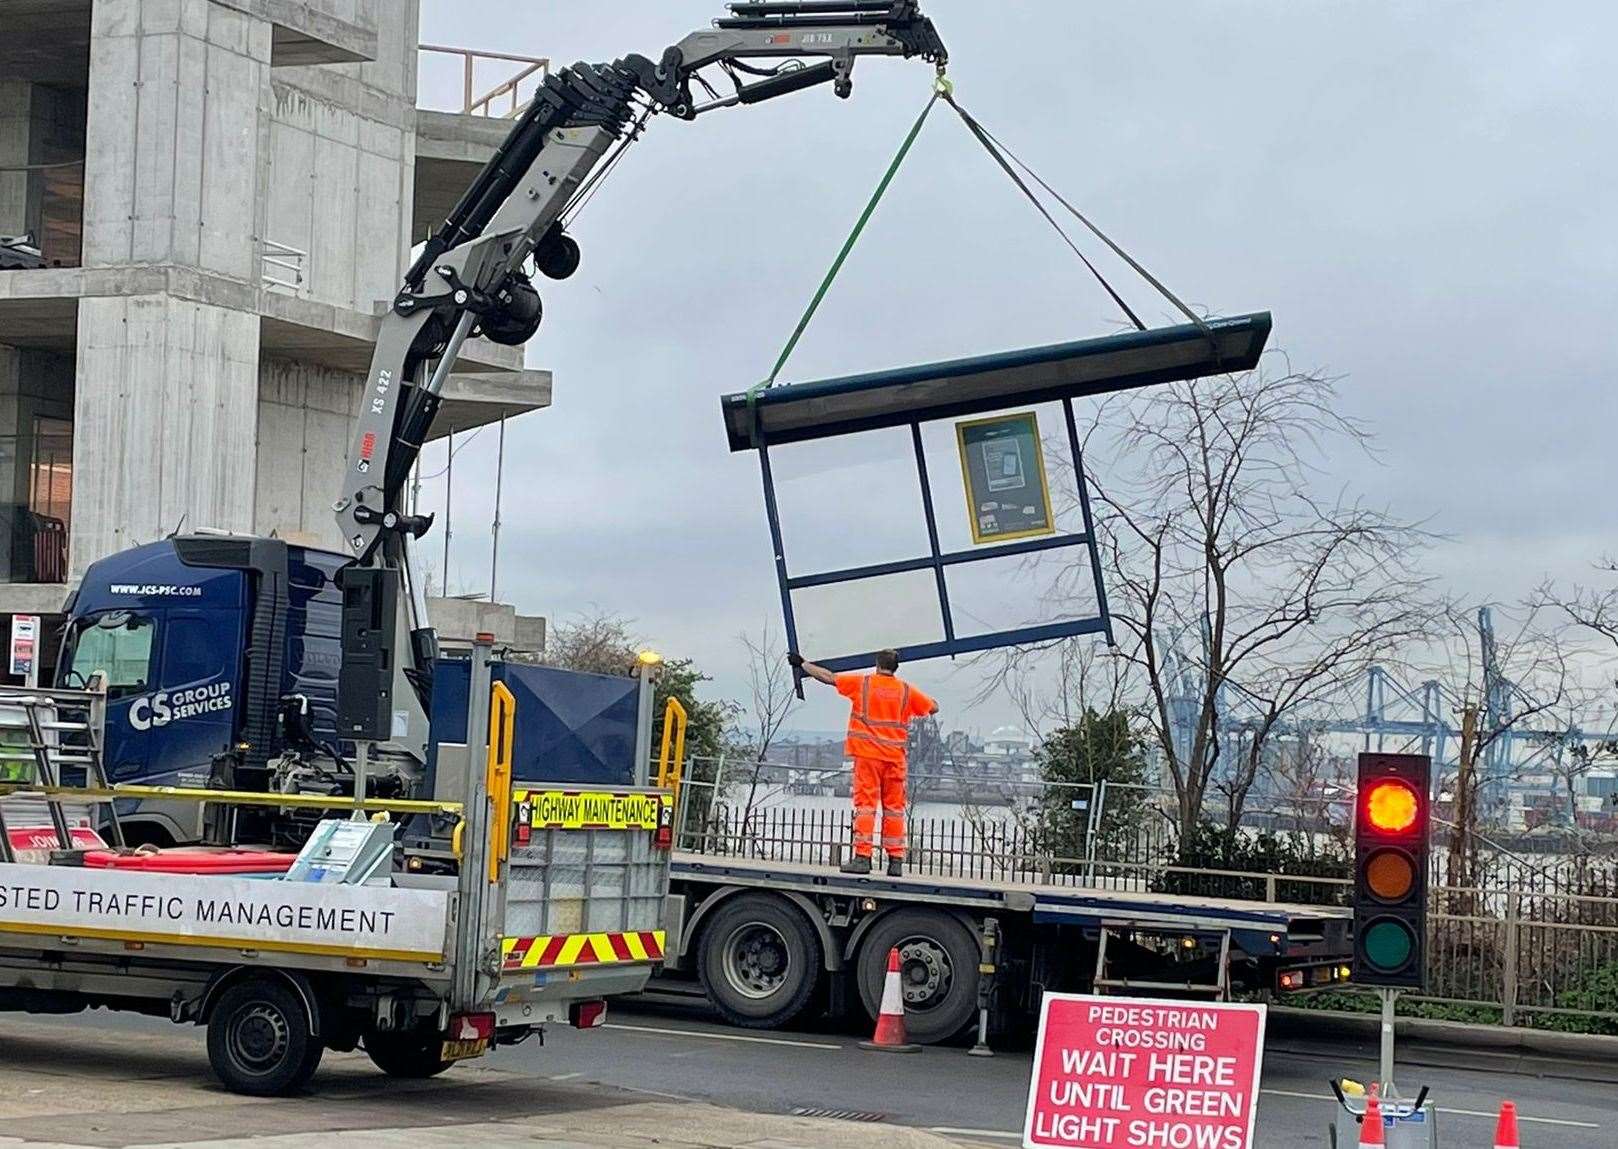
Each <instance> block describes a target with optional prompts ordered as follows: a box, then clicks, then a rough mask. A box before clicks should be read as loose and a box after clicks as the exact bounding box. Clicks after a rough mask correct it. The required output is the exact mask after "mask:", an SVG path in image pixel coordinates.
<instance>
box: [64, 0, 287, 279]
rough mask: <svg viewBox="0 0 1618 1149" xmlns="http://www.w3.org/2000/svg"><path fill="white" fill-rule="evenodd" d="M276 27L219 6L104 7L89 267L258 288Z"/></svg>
mask: <svg viewBox="0 0 1618 1149" xmlns="http://www.w3.org/2000/svg"><path fill="white" fill-rule="evenodd" d="M270 39H271V29H270V25H269V23H268V22H267V21H264V20H259V19H255V18H254V17H252V16H248V15H246V14H244V13H242V12H240V11H237V10H235V9H232V8H226V7H224V6H222V5H219V4H215V3H212V2H211V0H96V4H95V8H94V16H93V18H92V21H91V27H90V93H89V114H88V128H87V131H86V139H85V151H86V156H85V219H84V263H85V266H87V267H106V266H114V265H118V264H127V263H178V264H182V265H185V266H190V267H197V268H201V269H204V270H207V271H214V272H218V273H220V274H223V275H228V276H231V277H234V278H238V279H242V280H247V281H253V282H256V281H257V278H258V272H257V268H256V266H255V263H256V253H255V251H254V246H255V245H254V226H253V224H254V221H255V218H256V215H257V209H256V201H257V180H258V167H259V137H260V133H259V109H260V107H262V106H263V105H264V104H265V103H266V102H267V96H268V90H269V62H270Z"/></svg>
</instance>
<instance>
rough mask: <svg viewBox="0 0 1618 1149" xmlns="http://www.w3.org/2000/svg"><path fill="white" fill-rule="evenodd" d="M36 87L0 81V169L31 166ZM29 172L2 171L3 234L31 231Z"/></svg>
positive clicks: (0, 209)
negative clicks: (31, 116)
mask: <svg viewBox="0 0 1618 1149" xmlns="http://www.w3.org/2000/svg"><path fill="white" fill-rule="evenodd" d="M33 87H34V86H33V85H32V84H30V83H28V82H27V81H26V80H0V168H6V169H15V168H20V167H22V166H23V165H24V164H26V163H28V162H29V161H28V136H29V131H28V127H29V124H28V119H29V115H28V109H29V103H30V95H31V93H32V92H33ZM28 190H29V188H28V173H27V172H25V171H15V170H6V171H0V235H23V234H25V233H26V232H28V231H29V230H30V227H29V220H30V218H31V213H30V212H29V210H28V208H29V203H28Z"/></svg>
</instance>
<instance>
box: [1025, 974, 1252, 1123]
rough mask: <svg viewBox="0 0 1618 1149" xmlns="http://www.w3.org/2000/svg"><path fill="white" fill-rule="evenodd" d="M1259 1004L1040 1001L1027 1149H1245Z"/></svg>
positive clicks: (1060, 996) (1081, 997)
mask: <svg viewBox="0 0 1618 1149" xmlns="http://www.w3.org/2000/svg"><path fill="white" fill-rule="evenodd" d="M1265 1014H1266V1010H1265V1007H1264V1006H1262V1005H1249V1004H1244V1003H1243V1004H1238V1003H1231V1002H1193V1001H1153V1000H1150V999H1147V998H1132V997H1092V996H1089V995H1085V994H1071V993H1047V994H1046V995H1045V998H1044V1001H1043V1003H1042V1004H1041V1007H1040V1016H1039V1041H1038V1044H1037V1045H1036V1047H1035V1050H1034V1067H1033V1074H1032V1080H1031V1081H1030V1083H1029V1087H1028V1115H1027V1118H1026V1123H1025V1125H1024V1127H1023V1142H1022V1143H1023V1145H1024V1147H1025V1149H1135V1147H1139V1149H1203V1147H1205V1149H1248V1147H1249V1146H1251V1145H1252V1144H1253V1123H1254V1118H1255V1117H1256V1116H1257V1114H1258V1090H1259V1079H1260V1075H1261V1073H1262V1071H1263V1067H1264V1021H1265Z"/></svg>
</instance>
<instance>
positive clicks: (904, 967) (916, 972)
mask: <svg viewBox="0 0 1618 1149" xmlns="http://www.w3.org/2000/svg"><path fill="white" fill-rule="evenodd" d="M892 949H897V950H898V951H899V979H900V985H901V986H902V987H903V990H904V1001H905V1030H906V1032H907V1033H908V1034H909V1036H910V1040H911V1041H914V1042H917V1043H919V1044H922V1045H932V1044H935V1043H937V1042H940V1041H948V1040H949V1039H950V1038H952V1037H954V1036H955V1035H956V1034H958V1033H960V1032H961V1031H962V1030H963V1029H965V1028H966V1026H967V1025H968V1024H969V1023H970V1022H971V1021H972V1019H973V1017H974V1016H975V1015H976V1012H977V1004H978V943H977V940H976V939H975V938H973V937H972V933H971V931H970V930H968V929H967V928H966V927H965V926H963V925H962V924H961V923H960V922H959V921H957V920H956V919H955V918H953V917H951V916H949V915H948V914H940V913H934V912H933V911H931V910H896V911H894V912H893V913H891V914H888V915H887V916H886V917H884V918H882V919H881V920H880V921H878V922H877V923H876V924H875V925H874V926H872V927H871V932H870V933H868V934H866V935H865V939H864V940H863V941H862V942H861V943H860V952H859V958H858V960H857V962H856V968H857V969H858V971H859V987H860V1000H861V1001H862V1002H864V1003H865V1012H866V1013H868V1014H870V1015H871V1017H872V1018H873V1019H874V1018H875V1017H876V1015H877V1011H878V1009H879V1008H880V1007H881V1004H882V983H883V981H884V979H886V977H887V974H888V951H889V950H892Z"/></svg>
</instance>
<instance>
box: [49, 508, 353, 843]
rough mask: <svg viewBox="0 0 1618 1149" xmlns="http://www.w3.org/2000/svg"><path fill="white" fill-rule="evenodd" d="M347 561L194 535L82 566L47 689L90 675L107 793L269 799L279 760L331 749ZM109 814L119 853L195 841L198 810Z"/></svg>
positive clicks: (280, 545) (184, 805) (269, 541)
mask: <svg viewBox="0 0 1618 1149" xmlns="http://www.w3.org/2000/svg"><path fill="white" fill-rule="evenodd" d="M350 561H351V560H349V559H348V558H346V557H345V556H343V555H340V554H335V553H333V552H330V551H323V550H319V549H316V548H313V547H305V546H297V545H293V544H290V543H288V542H285V541H283V540H280V539H273V538H256V537H248V536H234V535H205V534H197V535H179V536H175V537H173V538H168V539H164V540H162V541H160V542H155V543H148V544H146V545H144V546H139V547H135V548H133V549H130V550H126V551H120V552H118V553H116V554H112V555H109V556H107V557H106V558H103V559H101V560H99V561H97V562H95V563H92V564H91V565H90V567H89V569H88V570H87V571H86V572H85V575H84V579H83V581H82V582H81V584H80V585H79V588H78V590H77V591H76V592H75V593H74V595H73V597H72V598H71V599H70V601H69V603H68V606H67V624H66V630H65V634H64V638H63V649H62V655H61V658H60V660H59V662H58V667H57V673H56V685H57V686H59V687H64V688H72V689H82V688H84V687H85V686H86V685H88V683H89V682H90V680H91V678H92V677H93V676H97V675H99V676H100V677H101V679H102V681H103V683H104V684H105V689H106V693H107V714H106V727H105V734H104V739H105V741H104V745H103V760H104V762H105V763H106V768H107V771H108V774H109V777H110V780H111V781H112V782H113V784H114V785H117V784H121V783H123V784H127V783H139V784H142V785H151V786H181V787H198V786H206V785H209V784H215V785H218V784H229V785H230V786H231V788H236V789H246V790H257V789H265V788H267V787H268V786H269V785H270V783H271V782H272V779H271V778H270V777H269V775H270V773H271V763H272V762H277V761H279V760H282V759H283V756H284V755H285V754H286V753H287V752H288V751H294V752H301V753H303V754H304V755H306V756H307V757H308V759H309V760H310V761H312V762H315V763H318V761H319V760H320V758H321V757H322V756H323V755H324V756H327V757H328V758H329V757H331V756H335V755H336V754H338V753H339V751H338V749H337V729H336V723H335V716H336V710H337V680H338V672H339V669H340V668H341V664H342V643H341V638H342V607H343V600H342V591H341V589H340V588H339V586H338V574H339V572H340V571H341V570H342V569H343V568H344V567H345V566H347V565H348V564H349V562H350ZM119 805H120V812H121V813H122V815H123V817H124V826H125V833H126V835H127V836H128V837H129V839H130V841H131V844H140V843H152V844H156V845H169V844H177V843H184V842H193V841H197V840H198V839H200V838H201V837H202V836H203V831H204V827H203V825H202V824H201V815H200V814H199V811H200V810H201V807H200V806H199V805H198V804H197V803H195V802H172V803H170V802H162V801H145V802H141V803H134V802H130V803H122V802H121V803H120V804H119Z"/></svg>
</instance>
